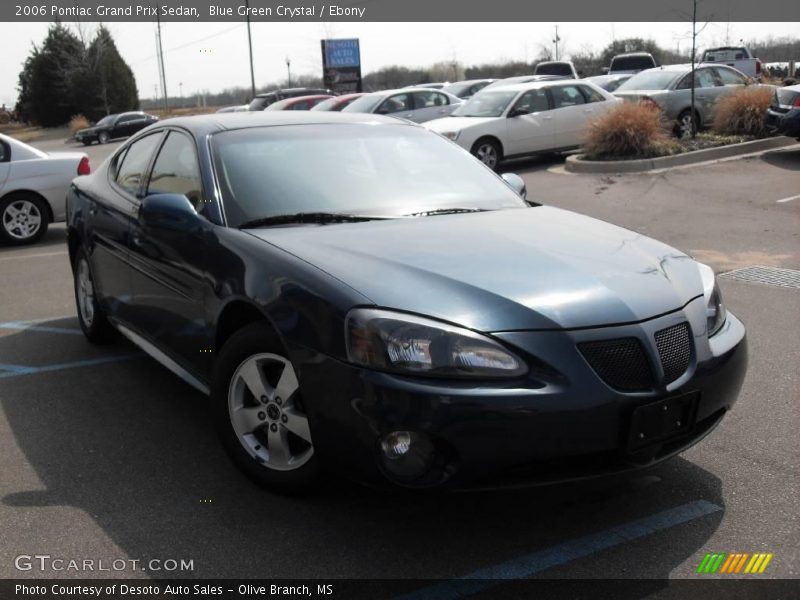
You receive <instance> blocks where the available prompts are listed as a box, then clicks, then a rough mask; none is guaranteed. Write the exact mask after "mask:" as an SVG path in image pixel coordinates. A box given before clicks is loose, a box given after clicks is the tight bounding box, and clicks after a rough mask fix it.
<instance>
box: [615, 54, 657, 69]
mask: <svg viewBox="0 0 800 600" xmlns="http://www.w3.org/2000/svg"><path fill="white" fill-rule="evenodd" d="M655 66H656V65H655V62H654V61H653V59H652V58H650V57H649V56H620V57H619V58H614V59H612V60H611V71H641V70H643V69H652V68H653V67H655Z"/></svg>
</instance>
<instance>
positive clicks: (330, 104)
mask: <svg viewBox="0 0 800 600" xmlns="http://www.w3.org/2000/svg"><path fill="white" fill-rule="evenodd" d="M339 102H342V99H341V98H336V97H333V98H328V99H327V100H323V101H322V102H320V103H319V104H317V105H316V106H313V107H311V110H322V111H325V110H336V109H337V108H338V109H339V110H341V108H340V107H337V106H336V105H337V104H338V103H339ZM344 102H347V101H346V100H345V101H344Z"/></svg>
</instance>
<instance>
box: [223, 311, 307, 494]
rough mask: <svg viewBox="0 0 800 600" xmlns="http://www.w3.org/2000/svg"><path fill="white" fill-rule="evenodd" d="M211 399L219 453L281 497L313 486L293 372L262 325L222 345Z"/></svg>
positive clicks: (302, 411) (303, 413)
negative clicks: (283, 494)
mask: <svg viewBox="0 0 800 600" xmlns="http://www.w3.org/2000/svg"><path fill="white" fill-rule="evenodd" d="M211 400H212V407H213V410H214V416H215V422H216V425H217V430H218V432H219V435H220V438H221V440H222V443H223V445H224V446H225V449H226V450H227V452H228V454H229V456H230V457H231V458H232V459H233V461H234V463H235V464H236V465H237V466H238V467H239V468H240V469H241V470H242V471H243V472H244V473H245V474H246V475H247V476H248V477H250V478H251V479H252V480H253V481H255V482H256V483H258V484H259V485H263V486H265V487H267V488H269V489H271V490H273V491H276V492H281V493H298V492H302V491H305V490H307V489H309V488H311V487H312V486H313V485H314V484H315V483H317V482H318V480H319V475H320V469H319V465H318V460H317V456H316V455H315V454H314V445H313V442H312V437H311V429H310V426H309V421H308V416H307V414H306V411H305V404H304V402H303V397H302V394H301V392H300V385H299V383H298V381H297V374H296V372H295V369H294V366H293V365H292V363H291V361H290V360H289V359H288V358H287V357H286V355H285V351H284V350H283V348H282V346H281V344H280V343H279V341H278V340H277V339H276V338H275V336H274V334H273V333H272V332H271V331H270V330H269V328H268V327H267V326H266V325H265V324H263V323H255V324H252V325H248V326H247V327H245V328H243V329H241V330H240V331H238V332H237V333H235V334H234V335H233V336H232V337H231V338H230V340H228V341H227V342H226V343H225V345H224V346H223V348H222V350H221V352H220V355H219V359H218V360H217V364H216V365H215V368H214V376H213V379H212V387H211Z"/></svg>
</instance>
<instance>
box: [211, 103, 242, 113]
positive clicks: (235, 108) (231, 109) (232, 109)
mask: <svg viewBox="0 0 800 600" xmlns="http://www.w3.org/2000/svg"><path fill="white" fill-rule="evenodd" d="M248 110H250V105H249V104H239V105H237V106H225V107H223V108H220V109H219V110H218V111H217V112H218V113H229V112H246V111H248Z"/></svg>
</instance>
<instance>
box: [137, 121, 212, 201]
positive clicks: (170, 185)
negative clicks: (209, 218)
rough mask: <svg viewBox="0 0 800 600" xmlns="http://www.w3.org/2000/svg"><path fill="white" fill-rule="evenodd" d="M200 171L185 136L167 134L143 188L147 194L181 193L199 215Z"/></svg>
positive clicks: (192, 145)
mask: <svg viewBox="0 0 800 600" xmlns="http://www.w3.org/2000/svg"><path fill="white" fill-rule="evenodd" d="M201 190H202V183H201V179H200V168H199V167H198V166H197V156H196V154H195V150H194V143H193V142H192V140H191V138H189V136H187V135H184V134H182V133H178V132H177V131H171V132H170V133H169V136H168V137H167V141H166V142H164V145H163V146H161V150H160V151H159V152H158V157H157V158H156V162H155V163H154V164H153V172H152V174H151V175H150V181H149V183H148V185H147V194H148V195H150V194H183V195H184V196H186V197H187V198H189V201H190V202H191V203H192V204H194V206H195V209H196V210H197V211H198V212H200V210H201V209H202V208H203V207H202V203H203V198H202V196H203V195H202V193H201Z"/></svg>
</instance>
